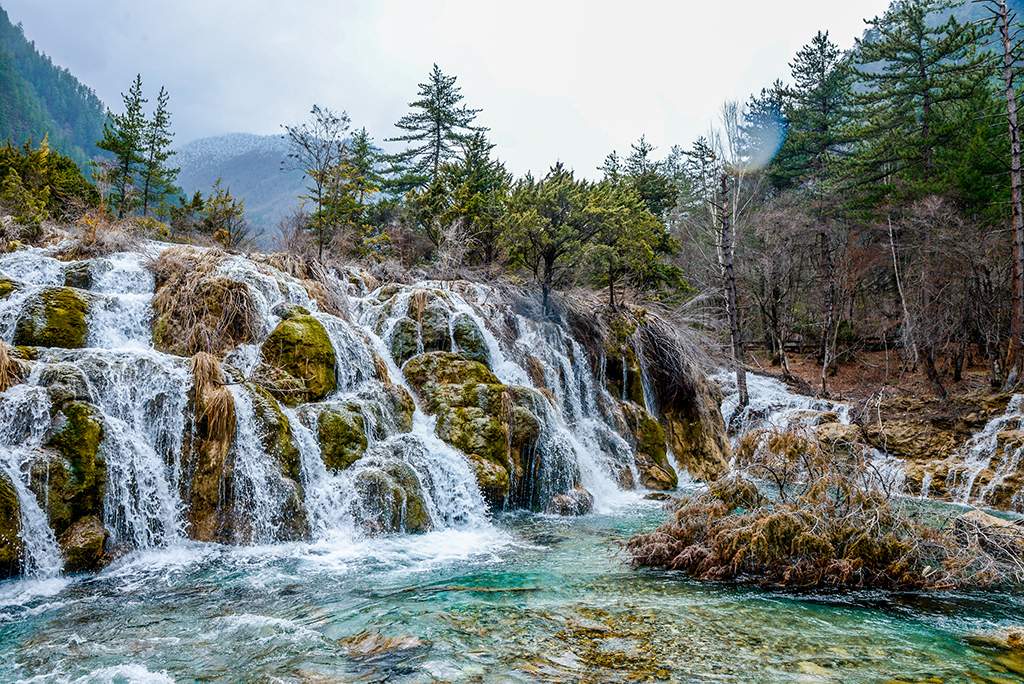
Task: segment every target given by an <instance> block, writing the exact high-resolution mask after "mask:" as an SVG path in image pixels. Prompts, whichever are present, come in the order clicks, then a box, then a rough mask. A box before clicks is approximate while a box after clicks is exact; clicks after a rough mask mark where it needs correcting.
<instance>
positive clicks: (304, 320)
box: [261, 314, 337, 406]
mask: <svg viewBox="0 0 1024 684" xmlns="http://www.w3.org/2000/svg"><path fill="white" fill-rule="evenodd" d="M261 353H262V360H263V366H264V368H263V372H262V373H261V374H262V375H263V377H264V378H265V379H267V381H268V385H269V389H270V391H271V393H272V394H273V395H274V396H275V397H277V398H278V399H279V400H281V401H283V402H284V403H285V404H288V405H289V406H295V405H297V404H300V403H306V402H311V401H320V400H321V399H323V398H325V397H327V396H328V395H329V394H331V393H332V392H333V391H334V389H335V387H336V383H337V377H336V372H335V364H336V363H337V359H336V357H335V354H334V347H333V346H331V338H330V337H328V335H327V331H326V330H324V327H323V325H321V324H320V321H318V320H316V318H314V317H313V316H307V315H302V314H299V315H296V316H292V317H291V318H289V319H287V320H284V321H281V322H280V323H279V324H278V325H277V327H276V328H274V331H273V332H272V333H270V337H268V338H267V340H266V341H265V342H264V343H263V348H262V352H261Z"/></svg>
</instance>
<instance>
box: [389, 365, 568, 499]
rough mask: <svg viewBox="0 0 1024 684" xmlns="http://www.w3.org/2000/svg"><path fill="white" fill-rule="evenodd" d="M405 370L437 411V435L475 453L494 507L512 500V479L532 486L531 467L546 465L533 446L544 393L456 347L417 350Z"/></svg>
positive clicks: (427, 406)
mask: <svg viewBox="0 0 1024 684" xmlns="http://www.w3.org/2000/svg"><path fill="white" fill-rule="evenodd" d="M403 372H404V374H405V377H406V379H407V380H408V381H409V384H410V385H412V388H413V390H414V391H415V392H416V394H417V395H418V396H419V398H420V400H421V403H422V405H423V407H424V410H426V411H427V412H428V413H430V414H431V415H436V416H437V424H436V428H435V430H436V433H437V436H438V437H440V438H441V439H443V440H444V441H446V442H448V443H449V444H451V445H452V446H454V447H456V448H457V449H460V450H461V451H462V452H464V453H465V454H466V455H467V456H468V457H469V458H470V462H471V463H472V464H473V467H474V470H475V472H476V474H477V476H478V478H479V479H478V483H479V485H480V488H481V491H482V493H483V494H484V496H485V500H486V501H487V503H488V504H489V505H490V506H491V507H492V508H500V507H502V506H503V505H504V504H505V503H506V502H507V501H508V500H509V496H510V493H511V491H510V486H511V484H512V483H513V481H514V482H515V483H516V484H517V493H522V494H523V496H526V493H529V492H531V491H532V486H531V482H529V481H528V480H529V477H528V473H529V474H532V473H537V472H541V468H540V463H539V461H537V462H533V459H537V458H540V455H539V454H536V453H535V451H536V450H535V449H534V448H533V447H534V446H535V444H536V440H537V436H538V435H539V433H540V422H539V420H538V418H537V417H536V414H535V413H534V412H533V411H532V410H531V409H532V408H533V407H534V406H536V405H538V404H539V402H544V401H545V399H544V398H543V397H542V396H540V395H539V394H538V393H537V392H536V391H535V390H533V389H531V388H526V387H508V386H505V385H503V384H501V382H500V381H499V380H498V378H497V377H496V376H495V375H494V373H492V372H491V371H490V369H488V368H487V366H485V365H484V364H482V363H480V362H479V361H471V360H469V359H467V358H465V357H463V356H461V355H459V354H453V353H451V352H432V353H429V354H421V355H419V356H416V357H414V358H412V359H410V360H409V361H408V362H407V363H406V364H405V367H404V370H403ZM528 461H529V462H530V463H531V465H530V467H529V468H527V462H528ZM500 471H505V473H504V475H503V474H502V473H501V472H500ZM569 486H570V487H571V486H572V483H570V484H569ZM531 505H532V502H531ZM541 505H543V502H541Z"/></svg>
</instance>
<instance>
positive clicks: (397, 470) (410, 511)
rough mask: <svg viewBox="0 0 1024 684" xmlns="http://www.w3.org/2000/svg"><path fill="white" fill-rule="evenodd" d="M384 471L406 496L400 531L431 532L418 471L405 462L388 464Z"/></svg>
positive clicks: (428, 514)
mask: <svg viewBox="0 0 1024 684" xmlns="http://www.w3.org/2000/svg"><path fill="white" fill-rule="evenodd" d="M382 470H383V471H384V472H385V473H387V474H388V475H389V476H391V479H392V480H394V481H395V483H396V484H397V485H398V486H399V487H400V488H401V490H402V493H403V494H404V500H403V507H402V515H401V527H400V529H401V530H402V531H403V532H409V533H413V534H415V533H419V532H428V531H430V528H431V527H432V526H433V525H432V523H431V521H430V513H429V512H428V511H427V504H426V501H425V500H424V496H423V487H422V485H421V484H420V479H419V477H418V476H417V475H416V471H414V470H413V469H412V466H410V465H409V464H408V463H405V462H403V461H391V462H389V463H386V464H385V465H384V467H383V468H382Z"/></svg>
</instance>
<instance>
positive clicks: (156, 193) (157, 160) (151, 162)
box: [140, 87, 179, 216]
mask: <svg viewBox="0 0 1024 684" xmlns="http://www.w3.org/2000/svg"><path fill="white" fill-rule="evenodd" d="M169 101H170V95H169V94H168V93H167V90H166V89H164V88H163V87H161V88H160V93H159V94H158V95H157V98H156V110H155V111H154V112H153V118H151V119H150V120H149V121H148V122H147V123H146V129H145V132H144V134H143V140H142V148H143V159H142V168H141V171H140V175H141V183H140V184H141V186H142V215H143V216H148V215H149V210H150V207H152V206H155V205H158V204H159V203H160V202H162V201H163V200H164V199H165V198H166V197H167V196H168V195H171V194H174V192H175V187H174V181H175V180H177V178H178V171H179V169H177V168H174V167H172V166H170V165H169V163H168V161H169V160H170V158H171V157H172V156H174V154H175V152H174V150H172V149H171V141H172V140H173V138H174V133H172V132H171V113H170V111H169V110H168V108H167V105H168V103H169Z"/></svg>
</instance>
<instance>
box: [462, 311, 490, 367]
mask: <svg viewBox="0 0 1024 684" xmlns="http://www.w3.org/2000/svg"><path fill="white" fill-rule="evenodd" d="M452 338H453V339H454V340H455V346H456V348H457V349H458V351H459V353H460V354H462V355H463V356H465V357H466V358H467V359H470V360H472V361H479V362H480V363H482V364H484V365H485V366H488V367H489V366H490V365H491V352H490V350H489V349H488V348H487V341H486V340H485V339H484V335H483V333H482V332H481V331H480V328H479V327H478V326H477V324H476V322H474V321H473V319H472V317H470V316H469V315H468V314H464V313H460V314H457V315H456V316H455V317H453V318H452Z"/></svg>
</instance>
